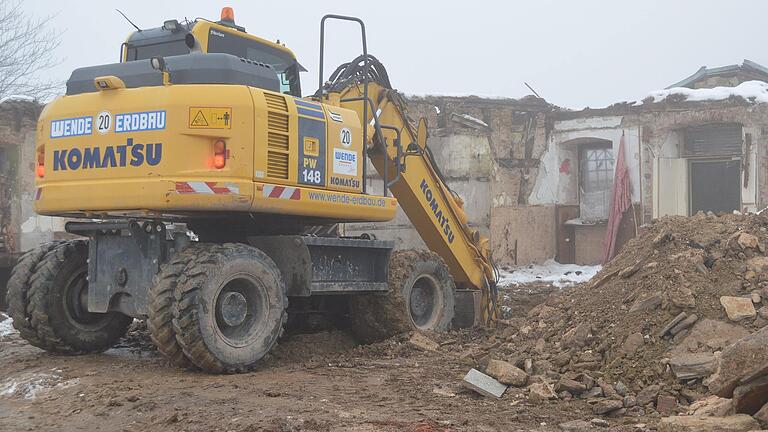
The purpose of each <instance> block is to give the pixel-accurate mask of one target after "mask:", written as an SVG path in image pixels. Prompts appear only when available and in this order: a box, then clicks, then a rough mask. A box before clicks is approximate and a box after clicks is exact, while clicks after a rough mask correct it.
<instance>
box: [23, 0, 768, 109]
mask: <svg viewBox="0 0 768 432" xmlns="http://www.w3.org/2000/svg"><path fill="white" fill-rule="evenodd" d="M88 3H89V4H88V5H87V6H86V2H84V1H77V2H75V1H60V0H59V1H53V0H26V3H25V7H26V8H27V10H29V12H30V13H31V14H33V15H35V16H45V15H50V14H56V16H55V18H54V20H53V25H54V26H55V27H56V28H57V29H59V30H60V31H62V33H63V34H62V44H61V47H60V48H59V51H58V52H57V53H55V55H57V56H58V57H60V58H61V59H62V62H61V64H60V65H59V66H57V67H56V68H54V69H52V70H50V71H48V72H46V74H47V75H49V76H51V77H53V78H55V79H61V80H62V81H64V80H66V78H67V77H68V76H69V72H71V70H72V69H74V68H76V67H79V66H88V65H94V64H102V63H110V62H115V61H117V60H118V52H119V47H120V44H121V43H122V42H123V40H124V39H125V37H126V36H127V35H128V34H129V33H130V32H131V30H132V27H130V25H129V24H128V23H127V22H125V20H124V19H123V18H122V17H121V16H120V15H119V14H118V13H117V12H115V11H114V8H120V9H121V10H122V11H123V12H125V14H126V15H128V17H130V18H131V19H132V20H133V21H134V22H135V23H136V24H137V25H138V26H139V27H142V28H147V27H157V26H159V25H161V24H162V22H163V21H164V20H166V19H173V18H177V19H179V20H181V19H183V18H184V17H188V18H190V19H193V18H195V17H205V18H208V19H215V20H217V19H218V18H219V13H220V10H221V7H222V6H232V7H233V8H234V10H235V18H236V21H237V23H238V24H239V25H242V26H245V27H246V29H247V30H248V32H249V33H252V34H255V35H258V36H261V37H264V38H266V39H271V40H274V39H280V40H281V41H282V42H284V43H285V44H286V45H287V46H288V47H289V48H291V49H293V50H294V52H295V53H296V55H297V56H298V58H299V61H300V62H301V63H302V64H303V65H304V66H305V67H306V68H307V69H309V72H308V73H304V74H303V75H302V87H303V92H304V94H310V93H313V92H314V90H315V89H316V87H317V69H318V63H317V62H318V60H317V59H318V49H319V48H318V47H319V22H320V18H321V17H322V16H323V15H324V14H326V13H337V14H346V15H355V16H359V17H361V18H363V20H365V22H366V26H367V31H368V45H369V51H370V52H371V53H372V54H373V55H375V56H376V57H378V58H379V60H381V61H382V62H383V63H384V65H385V66H386V67H387V70H388V72H389V75H390V78H391V81H392V85H393V86H394V87H395V88H397V89H399V90H401V91H403V92H405V93H408V94H476V95H480V96H500V97H513V98H519V97H521V96H524V95H526V94H529V93H530V91H528V89H527V88H526V87H525V85H524V84H523V82H524V81H525V82H528V83H529V84H531V86H533V88H534V89H536V91H537V92H538V93H539V94H540V95H541V96H543V97H544V98H546V99H547V100H548V101H550V102H552V103H555V104H557V105H560V106H566V107H570V108H583V107H586V106H591V107H601V106H606V105H609V104H611V103H614V102H619V101H624V100H632V99H638V98H642V97H643V96H645V95H646V94H647V93H648V92H649V91H651V90H656V89H660V88H663V87H666V86H668V85H670V84H673V83H675V82H677V81H679V80H681V79H683V78H685V77H686V76H688V75H690V74H692V73H694V72H695V71H696V70H697V69H698V68H699V67H700V66H702V65H706V66H710V67H713V66H723V65H727V64H734V63H741V61H742V60H743V59H745V58H747V59H750V60H753V61H756V62H758V63H761V64H763V65H768V49H767V48H766V47H765V41H766V39H767V37H766V35H765V19H766V16H768V1H760V0H752V1H749V0H730V1H723V0H720V1H715V0H676V1H671V0H666V1H661V0H633V1H628V0H627V1H624V0H612V1H611V0H606V1H597V0H560V1H554V0H528V1H506V2H502V1H485V0H473V1H462V2H450V4H449V2H446V1H436V0H429V1H426V0H422V1H419V0H410V1H403V0H387V1H383V2H373V1H360V0H356V1H349V0H339V1H327V2H316V1H311V2H310V1H298V2H296V1H294V2H276V1H263V0H252V1H228V2H217V1H211V0H207V1H202V0H187V1H183V2H182V1H175V2H171V1H160V0H154V1H147V0H133V1H130V2H127V1H111V0H102V1H99V2H88ZM329 30H330V33H329V37H328V38H327V41H328V43H327V49H328V57H327V62H326V66H325V70H326V74H328V73H330V72H331V71H332V70H333V69H334V68H335V67H336V66H337V65H338V64H340V63H342V62H344V61H348V60H351V59H352V58H353V57H354V56H356V55H357V54H358V53H359V52H360V42H359V34H358V33H357V29H356V28H355V27H354V26H353V25H352V24H346V23H343V24H336V23H334V24H333V25H331V26H329Z"/></svg>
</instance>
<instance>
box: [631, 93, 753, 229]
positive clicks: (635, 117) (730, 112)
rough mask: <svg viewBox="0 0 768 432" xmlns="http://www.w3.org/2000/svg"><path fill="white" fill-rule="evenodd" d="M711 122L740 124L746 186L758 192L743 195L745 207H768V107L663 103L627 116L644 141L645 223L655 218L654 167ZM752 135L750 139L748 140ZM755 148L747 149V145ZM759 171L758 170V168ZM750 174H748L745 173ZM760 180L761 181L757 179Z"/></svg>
mask: <svg viewBox="0 0 768 432" xmlns="http://www.w3.org/2000/svg"><path fill="white" fill-rule="evenodd" d="M711 123H739V124H741V125H742V127H743V131H744V134H745V145H744V147H745V148H744V153H745V155H746V154H750V153H752V152H754V154H752V155H751V157H749V158H745V159H744V162H743V164H742V171H743V172H742V179H741V180H742V185H744V184H746V185H748V188H749V189H753V188H756V193H754V192H751V191H744V192H743V193H742V207H743V208H744V209H746V210H747V211H755V210H759V209H762V208H765V207H766V205H768V178H767V177H768V155H766V148H767V146H768V133H767V132H768V105H766V104H758V105H755V104H751V103H747V102H745V101H740V100H738V99H733V100H725V101H717V102H703V103H661V104H653V106H651V107H648V108H645V109H638V110H636V111H634V112H632V113H631V114H629V115H626V116H624V122H623V125H624V126H628V125H633V126H637V127H638V128H639V129H640V130H641V131H642V132H641V135H642V137H641V139H642V147H641V148H642V156H641V157H642V163H643V166H642V191H643V200H642V202H643V222H644V223H646V222H649V221H650V220H651V218H652V216H653V209H654V205H656V203H655V201H654V196H653V180H654V179H653V175H654V174H653V173H654V170H653V164H654V160H655V158H656V157H658V156H663V155H664V152H665V151H666V149H665V146H668V144H669V142H671V141H675V140H677V141H679V140H680V139H681V136H680V133H681V130H683V129H685V128H688V127H692V126H701V125H705V124H711ZM747 135H748V137H747ZM747 141H748V142H749V143H750V146H751V148H746V147H747V145H746V142H747ZM755 168H756V169H755ZM745 173H746V174H745ZM754 177H757V178H754Z"/></svg>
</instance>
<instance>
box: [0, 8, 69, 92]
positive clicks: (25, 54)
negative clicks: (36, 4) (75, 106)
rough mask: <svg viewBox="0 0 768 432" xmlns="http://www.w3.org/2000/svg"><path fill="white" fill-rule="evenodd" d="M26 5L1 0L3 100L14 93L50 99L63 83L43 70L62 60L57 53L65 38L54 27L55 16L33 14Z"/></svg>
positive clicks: (0, 55) (0, 69)
mask: <svg viewBox="0 0 768 432" xmlns="http://www.w3.org/2000/svg"><path fill="white" fill-rule="evenodd" d="M22 5H23V0H6V1H0V99H2V98H4V97H7V96H10V95H13V94H20V95H25V96H31V97H33V98H35V99H46V98H48V97H49V96H51V95H53V94H54V93H55V92H56V88H57V87H58V84H59V83H57V82H54V81H52V80H49V79H44V78H42V77H41V76H40V72H42V71H45V70H47V69H50V68H51V67H53V66H55V65H56V64H57V63H58V60H57V59H56V57H55V56H54V55H53V52H54V51H55V50H56V48H58V46H59V44H60V42H61V39H60V38H59V35H58V33H57V32H56V30H55V29H52V28H51V19H52V17H50V16H47V17H43V18H34V17H30V16H28V15H27V14H26V13H25V12H24V9H23V7H22Z"/></svg>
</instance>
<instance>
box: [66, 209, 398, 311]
mask: <svg viewBox="0 0 768 432" xmlns="http://www.w3.org/2000/svg"><path fill="white" fill-rule="evenodd" d="M66 229H67V231H68V232H70V233H73V234H78V235H82V236H87V237H88V238H89V242H88V243H89V252H88V293H87V310H88V312H91V313H107V312H120V313H122V314H125V315H128V316H131V317H134V318H145V317H146V316H147V314H148V312H149V296H148V288H149V287H151V286H152V285H153V284H154V283H155V277H156V275H157V274H158V273H159V272H160V268H161V266H163V265H164V264H166V263H168V262H169V261H170V260H171V259H172V258H173V256H174V255H176V254H177V253H179V252H181V251H183V250H184V249H185V248H186V247H188V246H189V245H190V243H191V240H190V237H189V235H188V234H187V232H186V230H182V231H179V230H174V229H169V228H168V226H167V225H165V224H164V223H161V222H154V221H139V220H128V221H119V222H69V223H67V225H66ZM247 243H248V244H250V245H251V246H254V247H256V248H258V249H259V250H261V251H263V252H264V253H265V254H267V256H269V257H270V258H271V259H272V260H273V261H274V262H275V264H276V265H277V267H278V268H279V270H280V273H281V275H282V278H283V280H284V281H285V294H286V295H287V296H289V297H309V296H315V295H334V294H353V293H358V294H376V293H378V294H385V293H386V292H387V290H388V286H387V271H386V270H387V263H388V262H389V256H390V253H391V251H392V248H393V247H394V242H392V241H383V240H371V239H364V238H343V237H341V238H333V237H314V236H301V235H278V236H253V237H248V238H247Z"/></svg>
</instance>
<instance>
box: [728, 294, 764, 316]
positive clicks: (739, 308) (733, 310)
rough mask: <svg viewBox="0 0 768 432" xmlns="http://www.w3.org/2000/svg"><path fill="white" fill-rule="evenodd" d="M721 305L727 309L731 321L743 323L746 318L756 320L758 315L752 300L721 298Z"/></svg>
mask: <svg viewBox="0 0 768 432" xmlns="http://www.w3.org/2000/svg"><path fill="white" fill-rule="evenodd" d="M720 304H721V305H723V308H724V309H725V314H726V315H728V319H729V320H731V321H741V320H743V319H746V318H754V317H755V316H756V315H757V311H756V310H755V305H754V303H752V300H751V299H748V298H743V297H731V296H722V297H720Z"/></svg>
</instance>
